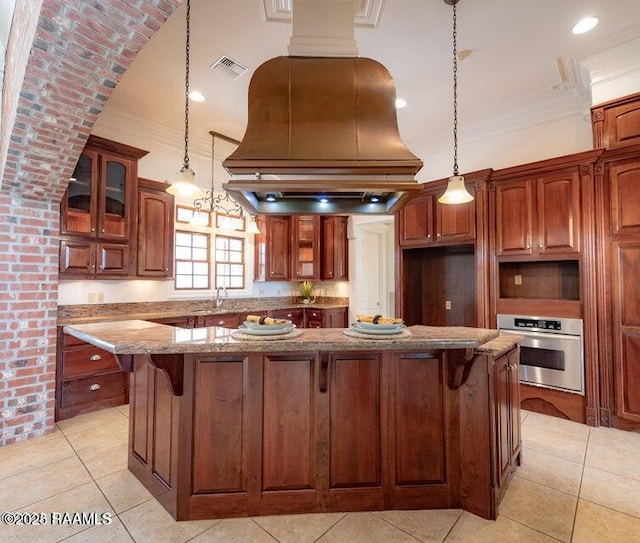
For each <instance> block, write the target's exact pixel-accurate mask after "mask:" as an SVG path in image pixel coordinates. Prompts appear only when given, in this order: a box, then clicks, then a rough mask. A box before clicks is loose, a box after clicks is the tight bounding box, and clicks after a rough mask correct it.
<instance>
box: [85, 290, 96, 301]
mask: <svg viewBox="0 0 640 543" xmlns="http://www.w3.org/2000/svg"><path fill="white" fill-rule="evenodd" d="M95 301H96V293H95V292H89V294H87V302H89V303H90V304H92V303H94V302H95Z"/></svg>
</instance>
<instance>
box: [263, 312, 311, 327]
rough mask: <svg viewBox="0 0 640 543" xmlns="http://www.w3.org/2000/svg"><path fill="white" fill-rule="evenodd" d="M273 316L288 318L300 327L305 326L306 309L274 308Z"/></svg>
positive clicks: (275, 317)
mask: <svg viewBox="0 0 640 543" xmlns="http://www.w3.org/2000/svg"><path fill="white" fill-rule="evenodd" d="M271 316H272V317H273V318H274V319H288V320H290V321H291V322H292V323H293V324H295V325H296V327H298V328H304V327H305V320H304V309H301V308H293V309H274V310H273V311H271Z"/></svg>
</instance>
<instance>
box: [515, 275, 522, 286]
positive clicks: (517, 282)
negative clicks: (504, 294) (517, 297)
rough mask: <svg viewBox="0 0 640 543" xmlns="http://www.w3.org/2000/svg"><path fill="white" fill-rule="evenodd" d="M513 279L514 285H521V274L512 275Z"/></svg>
mask: <svg viewBox="0 0 640 543" xmlns="http://www.w3.org/2000/svg"><path fill="white" fill-rule="evenodd" d="M513 281H514V283H515V284H516V285H521V284H522V275H514V276H513Z"/></svg>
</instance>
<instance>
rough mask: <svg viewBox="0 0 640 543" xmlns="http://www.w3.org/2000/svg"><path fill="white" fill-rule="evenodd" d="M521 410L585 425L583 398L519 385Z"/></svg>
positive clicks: (552, 390)
mask: <svg viewBox="0 0 640 543" xmlns="http://www.w3.org/2000/svg"><path fill="white" fill-rule="evenodd" d="M520 406H521V407H522V409H526V410H528V411H534V412H536V413H543V414H545V415H551V416H553V417H559V418H562V419H566V420H572V421H574V422H580V423H582V424H585V422H586V420H585V406H586V400H585V397H584V396H580V395H579V394H571V393H569V392H561V391H559V390H554V389H551V388H543V387H536V386H531V385H525V384H522V383H520Z"/></svg>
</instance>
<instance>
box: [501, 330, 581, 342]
mask: <svg viewBox="0 0 640 543" xmlns="http://www.w3.org/2000/svg"><path fill="white" fill-rule="evenodd" d="M500 332H503V333H505V334H516V335H520V336H525V337H535V338H539V339H567V340H574V341H580V336H570V335H567V334H551V333H545V332H526V331H524V330H523V331H520V330H503V329H501V330H500Z"/></svg>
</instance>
